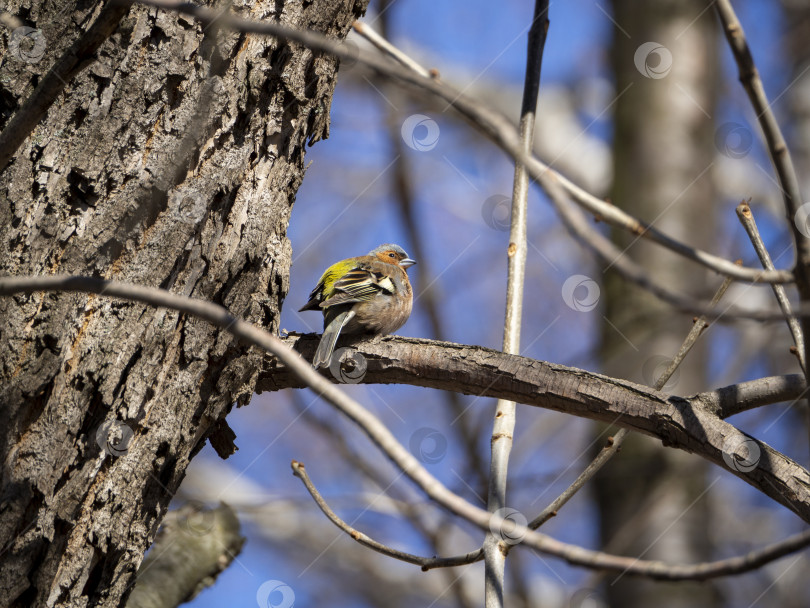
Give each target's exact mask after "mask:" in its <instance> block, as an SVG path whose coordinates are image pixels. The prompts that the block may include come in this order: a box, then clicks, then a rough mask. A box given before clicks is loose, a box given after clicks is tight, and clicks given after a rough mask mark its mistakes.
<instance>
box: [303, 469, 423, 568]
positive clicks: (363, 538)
mask: <svg viewBox="0 0 810 608" xmlns="http://www.w3.org/2000/svg"><path fill="white" fill-rule="evenodd" d="M292 470H293V475H295V476H296V477H298V479H300V480H301V481H302V482H303V484H304V486H305V487H306V489H307V491H308V492H309V493H310V495H311V496H312V498H313V499H314V500H315V503H316V504H317V505H318V507H319V508H320V509H321V511H323V514H324V515H326V517H328V518H329V521H331V522H332V523H333V524H335V525H336V526H337V527H338V528H340V529H341V530H343V531H344V532H345V533H346V534H348V535H349V536H351V537H352V538H353V539H354V540H356V541H357V542H358V543H360V544H361V545H363V546H364V547H368V548H369V549H373V550H374V551H376V552H377V553H382V554H383V555H387V556H388V557H393V558H395V559H398V560H400V561H403V562H408V563H409V564H416V565H417V566H424V565H426V564H429V563H430V562H431V561H432V558H430V557H422V556H420V555H413V554H412V553H406V552H404V551H399V550H398V549H393V548H391V547H388V546H387V545H384V544H382V543H379V542H377V541H376V540H374V539H373V538H371V537H369V536H367V535H366V534H363V533H362V532H360V531H359V530H357V529H356V528H352V527H351V526H350V525H349V524H347V523H346V522H345V521H343V520H342V519H341V518H340V517H338V515H337V513H335V512H334V511H333V510H332V509H331V507H330V506H329V504H328V503H327V502H326V501H325V500H324V498H323V496H321V494H320V492H318V489H317V488H316V487H315V484H313V483H312V480H311V479H310V478H309V475H307V471H306V468H305V467H304V463H303V462H298V461H297V460H293V461H292Z"/></svg>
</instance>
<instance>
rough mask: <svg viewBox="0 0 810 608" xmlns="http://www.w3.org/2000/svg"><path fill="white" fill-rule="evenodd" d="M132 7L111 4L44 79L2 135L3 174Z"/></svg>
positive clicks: (0, 141)
mask: <svg viewBox="0 0 810 608" xmlns="http://www.w3.org/2000/svg"><path fill="white" fill-rule="evenodd" d="M128 12H129V4H124V5H122V4H119V3H116V2H110V3H108V4H107V5H106V6H105V7H104V8H103V9H102V10H101V12H100V13H99V15H98V17H96V20H95V21H94V22H93V25H91V26H90V28H89V29H88V30H87V31H86V32H85V33H84V34H82V35H81V36H80V37H79V39H78V40H77V41H76V42H74V43H73V44H72V45H71V47H70V48H69V49H68V50H67V51H65V53H64V54H63V55H62V56H61V57H60V58H59V60H58V61H56V63H54V65H53V67H51V69H50V70H49V71H48V73H47V74H45V76H44V77H43V78H42V81H41V82H40V83H39V85H38V86H37V88H36V89H34V92H33V93H31V95H30V96H29V97H28V99H27V100H26V101H25V103H24V104H23V106H22V107H21V108H20V109H19V110H17V111H16V112H15V113H14V116H12V117H11V120H9V122H8V124H7V125H6V128H5V129H3V131H2V132H1V133H0V171H2V170H3V169H4V168H5V167H6V164H8V162H9V160H11V157H12V156H14V154H15V153H16V152H17V148H19V147H20V146H21V145H22V143H23V142H24V141H25V139H26V138H27V137H28V136H29V135H30V134H31V132H32V131H33V130H34V128H35V127H36V126H37V125H38V124H39V121H40V120H42V117H43V116H45V113H46V112H47V111H48V108H50V107H51V104H53V102H54V100H55V99H56V98H57V97H58V96H59V95H60V94H61V93H62V91H63V90H64V89H65V87H66V86H67V85H68V83H69V82H70V81H71V80H72V79H73V78H74V77H75V76H76V75H77V74H78V73H79V72H81V71H82V70H83V69H84V68H86V67H87V66H88V65H90V64H91V63H92V58H93V56H94V54H95V52H96V50H98V47H100V46H101V45H102V43H103V42H104V41H105V40H107V38H109V37H110V35H111V34H112V33H113V32H114V31H115V28H117V27H118V23H119V22H120V21H121V19H122V18H123V16H124V15H126V14H127V13H128Z"/></svg>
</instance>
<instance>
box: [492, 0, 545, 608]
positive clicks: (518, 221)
mask: <svg viewBox="0 0 810 608" xmlns="http://www.w3.org/2000/svg"><path fill="white" fill-rule="evenodd" d="M548 11H549V3H548V0H535V3H534V14H533V15H532V24H531V27H530V28H529V40H528V45H527V50H526V74H525V76H524V81H523V101H522V104H521V108H520V126H519V133H520V143H521V147H522V151H523V153H524V154H525V155H527V156H528V155H530V154H531V151H532V142H533V140H534V124H535V115H536V113H537V97H538V94H539V92H540V74H541V68H542V64H543V49H544V48H545V44H546V35H547V33H548V25H549V20H548V17H549V14H548ZM528 207H529V176H528V174H527V172H526V167H525V166H524V165H523V164H522V163H520V162H519V161H518V162H516V163H515V177H514V183H513V185H512V210H511V218H510V228H509V245H508V247H507V251H506V256H507V275H506V277H507V278H506V315H505V317H506V318H505V320H504V330H503V352H505V353H509V354H513V355H514V354H518V353H519V352H520V326H521V318H522V316H523V287H524V282H525V277H526V249H527V243H526V221H527V215H528ZM516 420H517V407H516V404H515V402H514V401H509V400H506V399H499V400H498V401H497V403H496V404H495V418H494V421H493V423H492V440H491V441H490V451H491V457H490V458H491V460H490V467H489V492H488V494H487V510H488V511H490V512H491V513H495V512H497V511H499V510H501V509H503V508H505V507H506V484H507V479H508V470H509V454H510V453H511V451H512V442H513V435H514V432H515V423H516ZM506 546H507V545H506V544H505V543H504V540H503V539H502V538H500V536H499V535H498V534H496V533H495V532H493V533H490V534H487V536H486V538H485V539H484V546H483V549H484V563H485V572H484V581H485V590H484V604H485V606H487V608H497V607H501V606H503V587H504V571H505V568H506V555H507V551H506V550H505V548H506Z"/></svg>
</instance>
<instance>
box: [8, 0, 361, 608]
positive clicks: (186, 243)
mask: <svg viewBox="0 0 810 608" xmlns="http://www.w3.org/2000/svg"><path fill="white" fill-rule="evenodd" d="M364 8H365V3H364V2H362V1H360V2H357V3H352V4H348V5H335V4H334V3H331V2H327V1H325V0H316V1H315V2H312V3H304V4H303V5H302V4H300V3H286V4H285V3H282V2H275V3H259V4H256V3H250V4H246V5H241V4H239V3H237V5H235V6H233V9H232V10H234V11H235V12H237V13H238V14H240V15H242V16H244V17H250V18H259V19H268V20H280V21H281V22H283V23H284V24H287V25H289V26H292V27H301V28H310V29H313V30H316V31H319V32H322V33H324V34H326V35H328V36H331V37H335V38H337V37H343V36H345V34H346V32H347V31H348V29H349V27H350V24H351V22H352V21H353V20H354V19H355V18H357V17H358V16H359V15H360V13H361V12H362V11H363V10H364ZM5 10H6V11H8V12H10V13H12V14H15V15H16V16H17V17H18V18H19V19H21V20H22V21H23V22H24V23H25V24H26V25H29V26H32V27H39V28H41V30H42V35H43V36H44V39H45V41H46V47H45V51H44V54H43V55H42V57H41V59H39V60H38V61H36V62H33V63H32V62H26V61H22V60H19V58H18V57H15V56H14V55H13V54H12V53H11V52H9V49H8V48H7V47H8V44H9V42H10V39H11V36H10V34H8V32H6V34H7V35H6V36H2V37H0V45H2V46H0V57H2V65H1V66H0V103H2V108H1V109H2V116H1V117H0V127H5V126H6V125H7V124H8V122H9V119H10V117H11V116H12V115H13V113H14V112H15V111H16V110H17V109H19V108H20V107H21V106H22V105H23V104H24V102H25V100H26V98H27V97H28V96H30V94H31V93H32V91H33V90H34V88H35V86H36V84H37V82H38V81H39V80H40V79H41V78H42V77H43V75H44V74H45V73H46V72H47V70H48V69H49V68H50V67H51V66H52V65H53V64H54V63H56V62H57V61H58V60H59V58H60V56H61V55H62V54H63V53H64V52H65V50H66V49H68V48H69V47H70V45H71V44H72V43H73V42H74V41H75V40H76V39H77V38H78V37H79V36H80V34H81V33H82V32H83V31H86V30H87V29H88V28H89V27H90V26H91V25H92V23H93V21H94V19H95V18H96V16H97V15H98V13H99V11H100V5H98V4H86V5H85V4H79V5H74V3H70V2H64V1H61V2H56V3H34V4H33V5H29V4H27V3H24V2H20V1H16V0H12V2H10V3H9V4H8V5H7V7H6V9H5ZM12 50H13V49H12ZM336 67H337V62H336V61H335V60H334V59H333V58H331V57H328V56H325V55H323V54H320V53H313V52H311V51H309V50H307V49H305V48H302V47H301V46H300V45H297V44H288V43H286V42H283V41H277V40H273V39H267V38H263V37H259V36H254V35H240V34H237V33H231V32H224V31H220V30H218V29H217V28H216V26H213V27H209V28H205V29H204V28H202V27H200V26H199V25H198V24H196V23H194V21H193V20H191V19H189V18H186V17H178V16H176V15H173V14H169V13H164V12H162V11H158V10H154V9H147V8H143V7H134V8H132V9H130V10H129V11H128V13H127V15H126V16H125V17H124V18H123V20H122V21H121V23H120V24H119V26H118V28H117V29H116V30H115V31H114V33H113V35H112V36H111V38H110V39H109V40H108V41H107V42H105V43H104V44H102V45H101V47H100V49H99V51H98V53H97V58H96V59H95V61H93V62H92V63H91V64H90V65H89V66H88V67H86V68H85V69H84V71H82V72H81V73H80V74H79V75H78V76H76V77H75V79H74V80H73V81H71V82H69V83H68V86H67V87H66V89H65V91H64V93H63V94H62V95H61V96H60V97H58V99H57V100H56V103H55V104H54V105H53V106H52V107H51V108H50V109H49V111H48V112H47V114H46V115H45V117H44V119H43V120H42V122H41V123H40V124H39V125H37V126H36V128H35V129H34V131H33V133H32V135H31V136H30V137H28V139H26V140H25V142H24V143H23V144H22V146H21V147H20V148H19V149H18V150H17V151H16V153H15V155H14V157H13V159H12V161H11V162H10V164H9V165H8V166H7V167H6V169H5V171H4V172H3V174H2V175H0V233H1V235H2V236H0V273H2V274H7V275H26V274H48V273H56V272H67V273H74V274H92V275H95V276H101V277H105V278H111V279H112V278H115V279H122V280H127V281H130V282H136V283H142V284H147V285H153V286H160V287H164V288H167V289H170V290H171V291H174V292H176V293H182V294H188V295H193V296H196V297H199V298H204V299H207V300H211V301H214V302H217V303H220V304H222V305H224V306H226V307H228V308H229V309H230V310H231V311H232V312H233V313H234V314H235V315H237V316H240V317H242V318H245V319H248V320H250V321H252V322H254V323H258V324H261V325H263V326H265V327H267V328H269V329H270V330H272V331H277V329H278V315H279V310H280V307H281V303H282V301H283V298H284V296H285V295H286V292H287V284H288V275H289V265H290V259H291V251H290V245H289V242H288V240H287V238H286V228H287V223H288V219H289V213H290V210H291V207H292V203H293V201H294V197H295V193H296V190H297V188H298V186H299V184H300V183H301V180H302V178H303V173H304V149H305V146H306V145H307V144H312V143H314V142H316V141H318V140H319V139H321V138H324V137H326V136H327V135H328V117H329V106H330V100H331V94H332V91H333V88H334V84H335V71H336ZM0 332H1V335H0V342H2V343H3V345H4V348H3V349H2V351H0V386H2V393H0V408H2V416H3V421H4V424H3V425H2V427H0V453H2V458H3V469H2V474H1V475H0V497H1V498H0V538H2V539H3V545H2V552H1V553H0V555H1V556H0V606H45V605H48V606H53V605H60V606H121V605H123V603H124V602H125V599H126V595H127V593H128V590H129V588H130V586H131V584H132V582H133V578H134V576H135V572H136V571H137V568H138V565H139V564H140V562H141V560H142V558H143V554H144V551H145V550H146V548H147V547H148V546H149V544H150V543H151V541H152V539H153V538H154V535H155V531H156V529H157V526H158V524H159V523H160V521H161V519H162V517H163V516H164V514H165V512H166V509H167V506H168V504H169V502H170V500H171V498H172V496H173V494H174V492H175V491H176V489H177V487H178V485H179V483H180V481H181V479H182V478H183V474H184V471H185V468H186V466H187V465H188V463H189V461H190V459H191V458H192V457H193V456H194V454H196V452H197V451H199V449H200V448H201V447H202V446H203V444H204V442H205V440H206V439H207V438H209V437H211V438H212V442H214V443H215V445H217V446H218V449H219V450H220V451H221V453H223V454H227V453H228V451H229V450H230V449H233V448H232V447H231V443H230V439H229V437H228V432H229V429H227V426H226V425H224V418H223V417H224V415H225V414H226V413H227V412H228V411H229V410H230V408H231V406H232V404H233V403H239V404H244V403H247V401H248V400H249V399H250V397H251V395H252V393H253V387H254V384H255V382H256V379H257V372H258V369H259V367H260V362H261V358H262V356H261V353H260V352H258V350H256V349H250V348H246V347H244V346H241V345H239V344H238V343H236V342H235V341H234V340H233V339H232V338H231V337H230V336H229V335H228V334H226V333H223V332H221V331H219V330H217V329H214V328H212V327H211V326H210V325H208V324H207V323H205V322H203V321H200V320H198V319H194V318H187V317H186V316H185V315H182V314H178V313H176V312H174V311H169V310H164V309H155V308H152V307H149V306H145V305H142V304H134V303H125V302H121V301H112V300H109V299H106V298H99V297H96V296H87V295H82V294H41V293H39V294H34V295H31V296H23V297H15V298H4V299H2V300H0Z"/></svg>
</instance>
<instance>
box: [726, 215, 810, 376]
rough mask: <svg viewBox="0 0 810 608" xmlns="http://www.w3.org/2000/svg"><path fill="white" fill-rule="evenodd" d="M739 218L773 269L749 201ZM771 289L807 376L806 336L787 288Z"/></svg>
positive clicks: (767, 263) (780, 286) (762, 256)
mask: <svg viewBox="0 0 810 608" xmlns="http://www.w3.org/2000/svg"><path fill="white" fill-rule="evenodd" d="M737 217H738V218H740V222H741V223H742V225H743V228H745V231H746V232H747V233H748V238H750V239H751V243H752V244H753V245H754V250H755V251H756V252H757V256H759V261H760V262H762V266H763V268H766V269H768V270H770V269H772V268H773V267H774V265H773V261H772V260H771V254H770V253H768V249H767V248H766V247H765V243H763V242H762V237H761V236H760V234H759V229H758V228H757V223H756V220H755V219H754V214H753V213H751V207H750V206H749V204H748V202H747V201H742V202H741V203H740V204H739V205H737ZM771 287H772V288H773V294H774V295H775V296H776V301H777V302H779V308H781V309H782V312H783V313H785V320H786V321H787V324H788V328H789V329H790V333H791V335H792V336H793V343H794V344H795V345H796V356H797V358H798V359H799V366H800V367H801V368H802V372H804V374H805V376H807V364H806V359H805V349H804V334H803V333H802V328H801V326H800V325H799V321H798V320H797V319H796V317H794V316H793V314H792V313H791V310H790V300H788V297H787V293H786V292H785V287H784V286H783V285H776V284H772V285H771Z"/></svg>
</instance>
